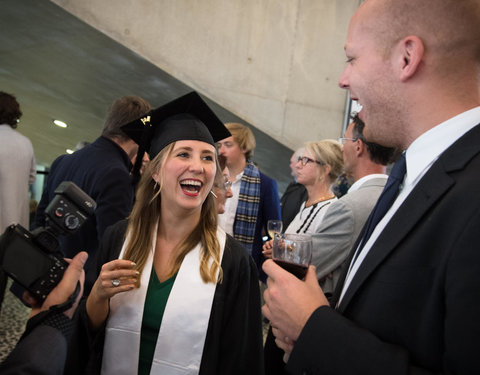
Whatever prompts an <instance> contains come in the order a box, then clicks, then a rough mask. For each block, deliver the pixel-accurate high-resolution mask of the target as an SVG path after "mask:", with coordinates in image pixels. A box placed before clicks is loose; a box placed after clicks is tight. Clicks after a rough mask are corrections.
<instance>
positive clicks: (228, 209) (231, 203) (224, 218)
mask: <svg viewBox="0 0 480 375" xmlns="http://www.w3.org/2000/svg"><path fill="white" fill-rule="evenodd" d="M242 176H243V171H241V172H240V173H239V174H237V175H236V176H235V181H234V182H233V183H232V194H233V196H232V197H231V198H228V199H227V200H226V201H225V212H224V213H223V214H220V215H218V225H220V228H222V229H223V230H224V231H225V232H226V233H228V234H229V235H230V236H233V224H234V223H235V216H236V214H237V206H238V197H239V195H240V185H241V184H242Z"/></svg>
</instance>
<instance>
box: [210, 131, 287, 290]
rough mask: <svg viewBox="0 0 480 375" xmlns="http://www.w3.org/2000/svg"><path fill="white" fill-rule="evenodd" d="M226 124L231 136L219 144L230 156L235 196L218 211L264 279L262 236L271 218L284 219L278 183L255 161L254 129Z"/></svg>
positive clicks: (226, 228)
mask: <svg viewBox="0 0 480 375" xmlns="http://www.w3.org/2000/svg"><path fill="white" fill-rule="evenodd" d="M225 126H226V127H227V129H228V130H229V131H230V133H231V134H232V136H231V137H228V138H226V139H224V140H222V141H221V142H218V143H217V148H218V153H219V154H220V155H223V156H225V158H226V159H227V168H228V170H229V172H230V178H231V181H232V182H233V184H232V192H233V197H232V198H230V199H228V200H227V202H226V204H225V213H224V214H222V215H219V220H220V226H221V227H222V228H223V229H224V230H225V231H226V232H227V233H228V234H230V235H232V236H233V237H234V238H235V239H237V240H238V241H240V242H241V243H242V244H243V245H244V246H245V248H246V249H247V251H248V253H249V254H250V255H252V257H253V259H254V260H255V263H256V264H257V267H258V269H259V274H260V279H261V280H262V281H263V282H264V281H265V279H266V276H265V274H264V273H263V271H262V268H261V267H262V263H263V262H264V260H265V257H264V256H263V254H262V246H263V236H264V233H267V222H268V220H280V219H281V214H280V200H279V196H278V188H277V183H276V181H275V180H273V179H271V178H270V177H268V176H267V175H265V174H263V173H262V172H260V171H259V170H258V168H257V167H256V166H255V165H254V164H253V161H252V157H253V152H254V150H255V146H256V142H255V137H254V135H253V133H252V131H251V130H250V129H249V128H248V127H247V126H245V125H242V124H238V123H227V124H225Z"/></svg>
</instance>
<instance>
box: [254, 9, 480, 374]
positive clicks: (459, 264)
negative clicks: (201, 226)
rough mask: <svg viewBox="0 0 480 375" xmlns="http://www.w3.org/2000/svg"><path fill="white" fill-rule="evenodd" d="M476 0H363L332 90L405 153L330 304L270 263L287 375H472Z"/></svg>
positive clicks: (478, 217) (477, 167)
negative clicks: (344, 92) (344, 93)
mask: <svg viewBox="0 0 480 375" xmlns="http://www.w3.org/2000/svg"><path fill="white" fill-rule="evenodd" d="M479 25H480V2H479V1H478V0H422V1H418V0H401V1H400V0H366V1H364V2H363V3H362V4H361V5H360V7H359V9H358V10H357V12H356V13H355V15H354V16H353V17H352V19H351V21H350V25H349V29H348V34H347V42H346V44H345V54H346V56H347V66H346V67H345V70H344V72H343V74H342V76H341V77H340V81H339V85H340V87H342V88H344V89H347V90H349V92H350V97H351V98H352V99H353V100H357V101H358V102H359V103H360V104H361V105H362V111H361V112H360V113H359V114H360V117H361V118H362V120H363V121H365V124H366V126H365V136H366V138H367V139H368V140H369V141H373V142H377V143H379V144H382V145H385V146H389V147H395V148H396V149H397V150H405V151H404V153H403V154H402V155H401V157H400V158H399V160H398V161H397V163H396V164H395V165H394V167H393V168H392V171H391V172H390V177H389V180H388V183H387V184H386V187H385V189H384V191H383V192H382V194H381V196H380V197H379V200H378V203H377V204H376V206H375V208H374V210H373V212H372V215H371V216H370V218H369V220H368V222H367V224H366V226H365V228H364V230H363V231H362V235H361V236H359V238H358V239H357V241H356V243H355V245H354V246H353V247H352V251H351V252H350V254H349V261H348V267H345V272H344V274H342V277H341V279H340V282H339V285H338V288H337V289H336V291H335V293H334V296H333V298H332V300H331V301H330V302H329V301H328V300H327V298H326V297H325V295H324V294H323V292H322V290H321V288H320V287H319V285H318V283H317V280H316V277H315V272H314V269H313V267H311V268H310V269H309V270H308V272H307V276H306V278H305V282H301V281H300V280H296V279H295V277H294V276H292V275H290V274H288V273H287V272H285V271H284V270H282V269H281V268H280V267H278V266H277V265H276V264H275V263H273V262H272V261H267V262H265V263H264V265H263V267H264V270H265V272H266V273H267V274H268V275H269V279H268V289H267V291H266V292H265V301H266V305H265V306H264V307H263V312H264V314H265V315H266V316H267V317H268V318H269V319H270V320H271V321H272V325H273V326H274V327H276V328H278V330H274V333H275V334H276V339H277V341H276V342H277V343H278V344H279V345H280V346H281V347H282V348H284V350H286V351H288V352H290V351H291V350H292V348H293V351H291V355H290V359H289V361H288V364H287V368H288V370H289V371H290V373H292V374H314V373H315V374H316V373H322V374H370V375H375V374H382V375H383V374H480V362H479V361H478V341H479V338H480V319H479V316H480V302H479V300H478V296H479V295H480V251H479V244H478V229H479V228H480V195H479V192H480V174H479V171H480V90H479V87H480V74H479V67H480V27H479Z"/></svg>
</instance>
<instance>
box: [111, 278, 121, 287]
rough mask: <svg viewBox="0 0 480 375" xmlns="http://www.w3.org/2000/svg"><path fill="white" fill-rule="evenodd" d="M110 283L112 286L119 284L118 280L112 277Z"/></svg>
mask: <svg viewBox="0 0 480 375" xmlns="http://www.w3.org/2000/svg"><path fill="white" fill-rule="evenodd" d="M112 285H113V286H114V287H117V286H119V285H120V280H118V279H113V280H112Z"/></svg>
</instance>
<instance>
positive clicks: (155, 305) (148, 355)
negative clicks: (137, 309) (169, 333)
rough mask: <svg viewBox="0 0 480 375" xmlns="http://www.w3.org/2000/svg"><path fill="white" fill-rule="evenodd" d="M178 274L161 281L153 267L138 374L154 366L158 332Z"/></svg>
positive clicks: (146, 302)
mask: <svg viewBox="0 0 480 375" xmlns="http://www.w3.org/2000/svg"><path fill="white" fill-rule="evenodd" d="M176 277H177V274H175V275H173V276H172V277H171V278H169V279H168V280H165V281H164V282H163V283H161V282H160V281H159V280H158V277H157V274H156V272H155V269H154V268H153V267H152V271H151V273H150V280H149V282H148V289H147V296H146V297H145V306H144V309H143V320H142V331H141V335H140V356H139V361H138V374H139V375H149V374H150V369H151V367H152V361H153V356H154V354H155V346H156V345H157V338H158V332H159V331H160V325H161V324H162V318H163V312H164V311H165V306H167V301H168V296H169V295H170V291H171V290H172V287H173V284H174V282H175V278H176Z"/></svg>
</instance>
